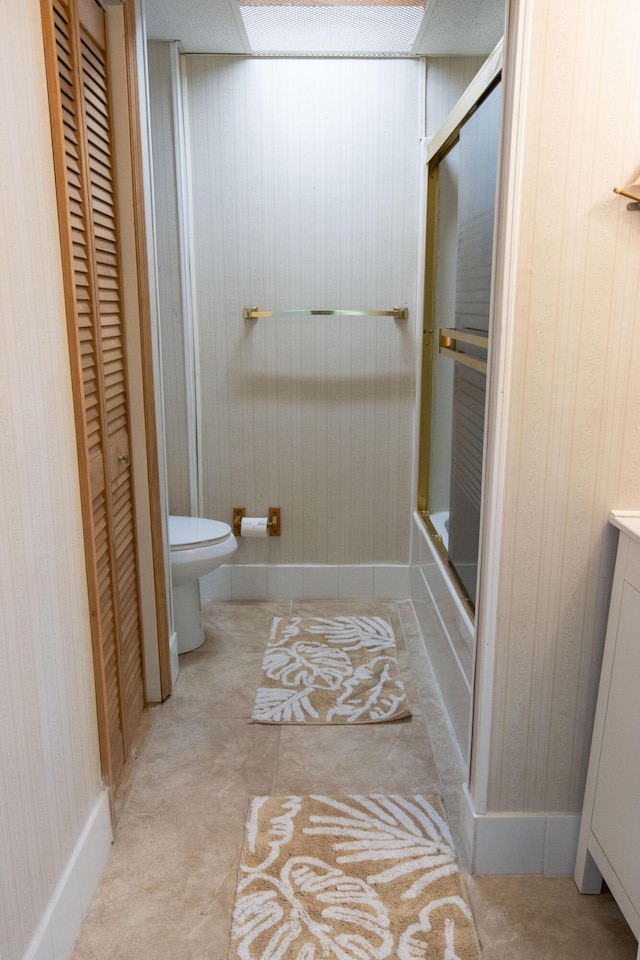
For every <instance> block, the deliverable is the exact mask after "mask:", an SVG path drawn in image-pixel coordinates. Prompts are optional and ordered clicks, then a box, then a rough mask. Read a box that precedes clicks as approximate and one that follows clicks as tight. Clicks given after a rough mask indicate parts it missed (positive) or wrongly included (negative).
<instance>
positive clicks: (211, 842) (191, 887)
mask: <svg viewBox="0 0 640 960" xmlns="http://www.w3.org/2000/svg"><path fill="white" fill-rule="evenodd" d="M242 836H243V829H242V825H240V826H238V824H237V823H234V824H231V823H230V822H229V819H228V818H227V817H225V816H224V815H223V814H222V815H218V814H214V815H210V816H205V815H202V814H199V815H195V814H186V815H179V816H175V817H171V816H170V817H163V816H136V815H132V814H125V815H124V817H123V819H122V821H121V823H120V826H119V830H118V836H117V838H116V842H115V844H114V846H113V849H112V851H111V855H110V858H109V862H108V864H107V868H106V870H105V873H104V876H103V879H102V881H101V884H100V888H99V890H98V893H97V895H96V897H94V899H93V902H92V904H91V908H90V910H89V913H88V915H87V916H86V918H85V920H84V922H83V925H82V932H81V935H80V937H79V939H78V941H77V944H76V948H75V951H74V955H73V956H74V960H85V958H86V960H94V958H95V960H106V958H108V960H201V958H212V960H224V958H225V957H226V954H227V947H228V939H229V931H230V925H231V913H232V908H233V896H234V891H235V884H236V876H237V870H238V864H239V861H240V851H241V849H242Z"/></svg>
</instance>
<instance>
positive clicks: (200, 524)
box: [169, 516, 231, 551]
mask: <svg viewBox="0 0 640 960" xmlns="http://www.w3.org/2000/svg"><path fill="white" fill-rule="evenodd" d="M230 533H231V527H230V526H229V524H228V523H223V522H222V521H221V520H208V519H206V518H204V517H174V516H170V517H169V545H170V547H171V550H172V551H175V550H193V549H194V548H197V547H205V546H207V545H208V544H213V543H221V542H222V541H223V540H226V539H227V537H228V536H229V535H230Z"/></svg>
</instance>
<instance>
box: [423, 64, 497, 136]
mask: <svg viewBox="0 0 640 960" xmlns="http://www.w3.org/2000/svg"><path fill="white" fill-rule="evenodd" d="M485 60H486V57H427V100H426V111H427V137H428V138H429V139H431V137H433V136H434V134H436V133H437V132H438V130H439V129H440V127H441V126H442V124H443V123H444V121H445V120H446V119H447V117H448V116H449V113H450V112H451V110H452V109H453V107H454V106H455V105H456V103H457V102H458V100H459V99H460V97H461V96H462V94H463V93H464V91H465V90H466V89H467V87H468V86H469V84H470V83H471V81H472V80H473V78H474V77H475V75H476V73H477V72H478V70H479V69H480V67H481V66H482V64H483V63H484V61H485Z"/></svg>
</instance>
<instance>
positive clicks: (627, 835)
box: [575, 511, 640, 960]
mask: <svg viewBox="0 0 640 960" xmlns="http://www.w3.org/2000/svg"><path fill="white" fill-rule="evenodd" d="M611 522H612V523H613V524H614V525H615V526H616V527H618V528H619V530H620V534H619V540H618V551H617V558H616V566H615V574H614V579H613V588H612V593H611V606H610V609H609V620H608V625H607V635H606V640H605V647H604V655H603V662H602V673H601V677H600V687H599V691H598V704H597V708H596V716H595V725H594V731H593V740H592V744H591V754H590V759H589V770H588V775H587V784H586V790H585V800H584V808H583V811H582V824H581V829H580V839H579V843H578V856H577V860H576V871H575V880H576V883H577V885H578V888H579V889H580V891H581V892H582V893H599V892H600V888H601V885H602V880H603V879H604V880H605V881H606V883H607V886H608V887H609V889H610V890H611V893H612V894H613V896H614V897H615V899H616V901H617V903H618V906H619V907H620V909H621V911H622V913H623V914H624V916H625V919H626V920H627V922H628V924H629V926H630V927H631V929H632V931H633V933H634V934H635V936H636V937H640V513H628V512H621V511H614V512H613V513H612V514H611ZM638 957H639V960H640V949H639V952H638Z"/></svg>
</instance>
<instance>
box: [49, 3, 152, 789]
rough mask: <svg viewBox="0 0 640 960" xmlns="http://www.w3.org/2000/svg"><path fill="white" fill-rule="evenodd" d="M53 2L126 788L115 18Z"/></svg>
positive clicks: (93, 479)
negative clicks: (108, 26)
mask: <svg viewBox="0 0 640 960" xmlns="http://www.w3.org/2000/svg"><path fill="white" fill-rule="evenodd" d="M53 11H54V19H55V32H56V55H57V63H58V76H59V85H60V94H61V103H62V112H63V122H64V152H65V156H64V161H63V162H64V174H65V177H66V188H67V207H68V209H67V213H68V220H69V232H70V238H71V242H72V264H73V287H74V291H73V293H74V301H75V303H74V313H75V326H76V331H75V333H76V338H77V344H76V346H77V350H78V355H79V359H80V363H81V378H80V379H81V390H82V406H83V415H84V440H85V444H86V454H87V460H88V472H89V476H90V487H91V491H90V499H91V506H90V511H89V513H90V525H91V538H90V541H91V542H90V545H89V547H90V549H92V550H93V577H94V598H95V605H96V607H97V610H96V611H95V613H96V619H97V623H96V624H95V629H97V631H98V635H99V638H98V653H99V656H98V657H97V658H96V656H95V653H96V643H95V640H94V660H96V659H97V662H96V670H98V671H99V672H100V673H101V676H99V677H97V681H98V684H97V685H98V687H100V686H102V689H103V690H104V695H105V700H106V703H105V711H104V712H105V714H106V723H107V727H108V730H107V732H106V739H107V741H108V751H107V753H108V756H107V758H106V765H107V767H108V770H107V771H106V773H107V777H108V779H109V781H110V784H111V785H112V786H115V785H116V784H117V781H118V778H119V775H120V773H121V770H122V766H123V763H124V761H125V759H126V756H127V753H128V748H129V746H130V744H131V740H132V738H133V735H134V733H135V730H136V727H137V725H138V722H139V720H140V716H141V713H142V710H143V708H144V688H143V665H142V649H141V628H140V610H139V596H138V571H137V558H136V546H135V533H134V507H133V490H132V477H131V468H130V462H129V427H128V404H127V391H126V369H125V359H126V358H125V348H124V330H123V315H122V305H121V294H120V264H119V254H118V234H117V218H116V200H115V183H114V170H113V157H112V139H111V125H110V111H109V90H108V77H107V66H106V64H107V60H106V34H105V21H104V13H103V11H102V9H101V8H100V7H99V6H98V4H97V3H96V2H95V0H78V2H77V8H76V2H75V0H70V2H67V0H53ZM86 514H87V511H85V525H86V523H87V516H86ZM85 542H87V537H86V536H85ZM90 594H91V587H90ZM103 736H104V734H103ZM104 753H105V751H104V750H103V766H104V765H105V756H104Z"/></svg>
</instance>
